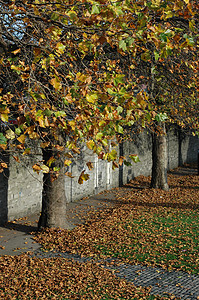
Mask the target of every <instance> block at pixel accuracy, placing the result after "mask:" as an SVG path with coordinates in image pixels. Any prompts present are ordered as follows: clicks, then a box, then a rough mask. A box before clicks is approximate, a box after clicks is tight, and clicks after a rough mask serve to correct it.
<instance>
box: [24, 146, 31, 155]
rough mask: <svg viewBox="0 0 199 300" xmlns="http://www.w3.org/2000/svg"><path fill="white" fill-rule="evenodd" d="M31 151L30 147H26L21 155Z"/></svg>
mask: <svg viewBox="0 0 199 300" xmlns="http://www.w3.org/2000/svg"><path fill="white" fill-rule="evenodd" d="M30 152H31V150H30V148H27V149H26V150H25V151H24V152H23V155H26V154H29V153H30Z"/></svg>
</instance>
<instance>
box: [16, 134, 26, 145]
mask: <svg viewBox="0 0 199 300" xmlns="http://www.w3.org/2000/svg"><path fill="white" fill-rule="evenodd" d="M25 139H26V136H25V134H22V135H20V136H19V137H18V138H17V140H18V141H19V142H20V143H21V144H24V142H25Z"/></svg>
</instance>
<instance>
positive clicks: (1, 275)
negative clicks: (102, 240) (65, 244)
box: [0, 254, 161, 300]
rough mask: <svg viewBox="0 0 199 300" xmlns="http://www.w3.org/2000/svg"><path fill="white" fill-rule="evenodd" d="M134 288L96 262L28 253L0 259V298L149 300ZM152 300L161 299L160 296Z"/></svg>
mask: <svg viewBox="0 0 199 300" xmlns="http://www.w3.org/2000/svg"><path fill="white" fill-rule="evenodd" d="M149 292H150V288H137V287H135V286H134V285H133V284H132V283H128V282H126V281H125V280H124V279H117V278H116V276H115V275H114V274H113V272H111V271H108V270H106V269H104V268H100V267H99V266H98V265H97V264H95V263H91V262H86V263H79V262H76V261H74V260H73V261H70V260H67V259H64V258H51V259H47V258H46V259H38V258H32V257H30V256H28V255H27V254H23V255H20V256H14V257H11V256H5V257H1V258H0V298H1V299H5V300H6V299H82V300H83V299H97V300H98V299H136V298H134V297H135V295H137V297H139V298H138V299H148V296H149ZM154 299H161V298H160V297H158V298H154Z"/></svg>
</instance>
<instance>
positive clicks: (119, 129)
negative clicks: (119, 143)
mask: <svg viewBox="0 0 199 300" xmlns="http://www.w3.org/2000/svg"><path fill="white" fill-rule="evenodd" d="M116 131H117V132H118V133H124V130H123V127H122V126H120V125H118V124H117V125H116Z"/></svg>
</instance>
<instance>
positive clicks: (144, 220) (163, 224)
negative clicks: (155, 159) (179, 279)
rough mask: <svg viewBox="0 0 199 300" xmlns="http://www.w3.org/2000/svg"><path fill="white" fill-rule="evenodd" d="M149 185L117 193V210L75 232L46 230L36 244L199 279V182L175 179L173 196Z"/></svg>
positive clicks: (136, 183)
mask: <svg viewBox="0 0 199 300" xmlns="http://www.w3.org/2000/svg"><path fill="white" fill-rule="evenodd" d="M149 182H150V178H149V177H144V176H139V177H138V178H136V179H135V180H133V181H132V182H131V183H130V184H129V185H127V186H125V187H123V188H118V189H116V190H117V199H118V206H117V207H116V208H114V209H112V210H104V211H101V212H98V213H95V214H94V215H91V216H90V217H89V219H88V221H87V222H86V224H85V225H81V226H78V227H77V228H75V229H74V230H73V231H67V230H62V231H61V232H60V231H58V230H53V229H50V230H47V231H44V232H42V233H40V234H39V235H38V236H37V237H36V239H37V241H39V242H41V243H43V247H44V248H47V249H57V250H59V251H71V252H72V253H79V254H82V255H84V256H92V257H98V258H107V257H116V258H119V259H121V260H123V261H124V262H126V263H130V264H135V263H141V264H143V265H151V266H158V267H163V268H165V269H168V270H173V269H174V270H176V269H177V270H182V271H185V272H188V273H192V274H198V273H199V239H198V236H199V189H196V187H198V186H199V177H198V176H193V175H192V176H190V175H186V176H176V175H175V176H174V175H171V174H170V175H169V184H170V187H171V188H170V190H169V191H168V192H165V191H162V190H154V189H150V188H149Z"/></svg>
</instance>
